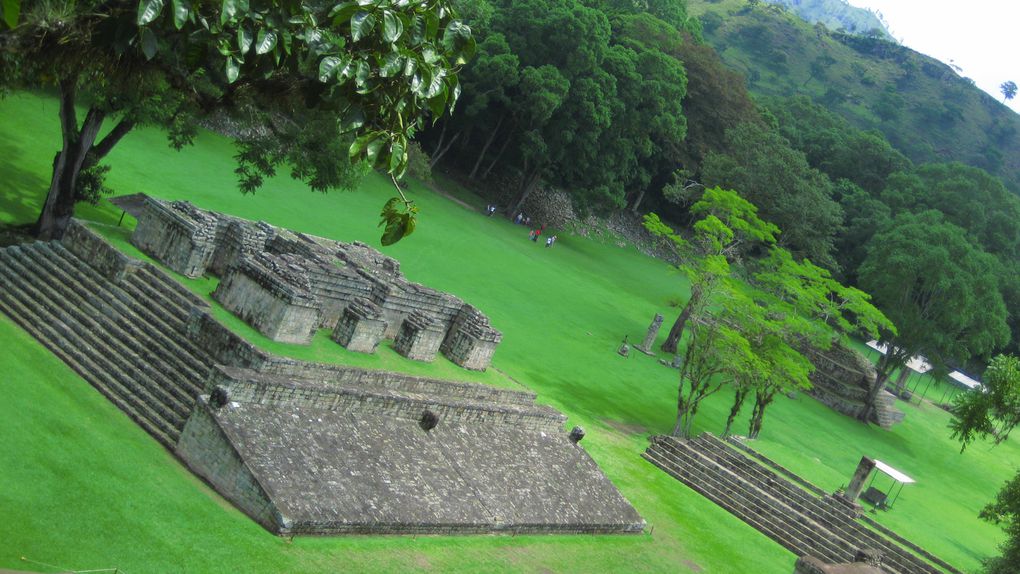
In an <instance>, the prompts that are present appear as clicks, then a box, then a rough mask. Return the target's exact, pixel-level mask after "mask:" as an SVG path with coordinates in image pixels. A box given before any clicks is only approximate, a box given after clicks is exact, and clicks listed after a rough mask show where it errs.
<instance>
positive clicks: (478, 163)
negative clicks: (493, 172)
mask: <svg viewBox="0 0 1020 574" xmlns="http://www.w3.org/2000/svg"><path fill="white" fill-rule="evenodd" d="M504 117H505V114H504V115H502V116H499V121H498V122H496V127H495V128H493V129H492V133H490V134H489V139H487V140H485V145H483V146H482V151H480V152H478V159H476V160H475V166H474V167H473V168H471V173H470V174H469V175H468V179H474V178H475V175H477V174H478V168H479V166H481V165H482V160H483V159H485V154H486V152H488V151H489V146H491V145H492V142H493V141H495V140H496V134H497V133H499V126H501V125H502V124H503V118H504Z"/></svg>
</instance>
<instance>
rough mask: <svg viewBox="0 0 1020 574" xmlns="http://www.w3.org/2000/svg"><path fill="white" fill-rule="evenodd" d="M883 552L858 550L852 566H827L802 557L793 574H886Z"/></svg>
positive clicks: (809, 557) (870, 549) (807, 557)
mask: <svg viewBox="0 0 1020 574" xmlns="http://www.w3.org/2000/svg"><path fill="white" fill-rule="evenodd" d="M882 556H883V555H882V552H881V551H880V550H875V549H873V548H865V549H862V550H858V551H857V552H856V555H855V557H854V561H853V563H851V564H826V563H825V562H824V561H822V560H819V559H818V558H815V557H813V556H802V557H800V558H798V559H797V563H796V564H795V565H794V569H793V574H885V571H884V570H882V568H881V566H882Z"/></svg>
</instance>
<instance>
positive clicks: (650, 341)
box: [634, 313, 663, 355]
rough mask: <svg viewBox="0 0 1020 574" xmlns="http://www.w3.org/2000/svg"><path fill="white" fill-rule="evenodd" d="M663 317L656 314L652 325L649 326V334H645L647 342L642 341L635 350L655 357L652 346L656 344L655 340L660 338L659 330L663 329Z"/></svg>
mask: <svg viewBox="0 0 1020 574" xmlns="http://www.w3.org/2000/svg"><path fill="white" fill-rule="evenodd" d="M662 320H663V317H662V315H660V314H659V313H656V314H655V317H654V318H653V319H652V324H651V325H649V326H648V332H647V333H645V340H644V341H641V344H640V345H635V346H634V348H635V349H637V350H638V351H641V352H642V353H644V354H646V355H655V353H654V352H652V345H654V344H655V338H656V337H658V336H659V328H661V327H662Z"/></svg>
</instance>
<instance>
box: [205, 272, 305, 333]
mask: <svg viewBox="0 0 1020 574" xmlns="http://www.w3.org/2000/svg"><path fill="white" fill-rule="evenodd" d="M213 298H214V299H216V300H217V301H219V302H220V303H221V304H222V305H223V306H224V307H225V308H226V309H227V310H229V311H230V312H232V313H234V314H235V315H237V316H238V317H240V318H241V319H243V320H244V321H245V322H246V323H248V324H249V325H251V326H253V327H255V328H256V329H258V330H259V332H260V333H262V334H264V335H265V336H267V337H269V338H270V339H273V340H274V341H281V342H284V343H297V344H299V345H307V344H309V343H311V342H312V336H313V335H314V334H315V329H316V328H317V327H318V325H319V309H318V301H316V299H315V297H314V296H313V295H312V294H311V292H310V291H309V288H308V280H307V277H305V275H304V269H303V268H302V267H301V265H300V259H298V258H296V257H294V256H286V255H283V256H276V255H270V254H268V253H261V254H259V255H258V256H257V257H255V258H252V259H244V260H242V261H241V262H239V263H238V264H236V265H234V266H233V267H231V268H230V270H229V271H227V276H226V277H224V278H223V281H221V282H220V284H219V285H218V286H217V287H216V290H215V291H213Z"/></svg>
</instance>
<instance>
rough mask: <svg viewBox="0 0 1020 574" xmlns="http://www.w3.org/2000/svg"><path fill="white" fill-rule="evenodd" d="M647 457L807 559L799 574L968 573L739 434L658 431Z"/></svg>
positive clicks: (802, 562)
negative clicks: (689, 435) (683, 435)
mask: <svg viewBox="0 0 1020 574" xmlns="http://www.w3.org/2000/svg"><path fill="white" fill-rule="evenodd" d="M643 456H644V458H645V459H646V460H648V461H649V462H651V463H652V464H654V465H655V466H657V467H659V468H660V469H662V470H663V471H665V472H666V473H667V474H669V475H670V476H672V477H674V478H676V479H677V480H679V481H681V482H683V483H684V484H686V485H687V486H689V487H690V488H691V489H692V490H694V491H696V492H698V493H699V494H701V495H702V496H704V497H705V498H708V499H709V500H711V501H712V502H714V503H716V504H718V505H719V506H721V507H722V508H724V509H725V510H727V511H728V512H730V513H731V514H733V515H734V516H736V517H737V518H739V519H741V520H742V521H744V522H746V523H747V524H749V525H750V526H752V527H754V528H756V529H757V530H758V531H760V532H761V533H762V534H764V535H766V536H768V537H769V538H771V539H772V540H774V541H776V542H777V543H778V544H780V545H781V546H783V547H784V548H786V549H787V550H789V551H790V552H793V553H794V554H796V555H798V556H801V557H803V558H804V559H802V560H799V561H798V563H797V570H796V572H797V574H819V573H826V572H833V573H835V572H843V573H846V574H850V573H860V574H864V573H870V572H875V571H876V570H877V571H878V572H883V573H886V574H941V573H947V572H948V573H951V574H962V573H961V572H960V571H959V570H957V569H956V568H954V567H953V566H951V565H950V564H948V563H946V562H945V561H944V560H942V559H940V558H938V557H937V556H935V555H933V554H931V553H930V552H928V551H926V550H925V549H923V548H921V547H920V546H918V545H916V544H914V543H912V542H910V541H909V540H907V539H905V538H903V537H902V536H900V535H898V534H896V533H895V532H893V531H892V530H889V529H888V528H886V527H885V526H883V525H882V524H880V523H878V522H875V521H874V520H872V519H870V518H869V517H867V516H865V515H862V514H861V512H860V508H859V507H856V506H855V505H853V504H852V503H848V502H847V501H846V500H845V499H844V498H843V497H841V496H837V495H831V494H828V493H826V492H825V491H823V490H822V489H820V488H818V487H817V486H815V485H813V484H811V483H809V482H807V481H806V480H804V479H803V478H801V477H800V476H797V475H796V474H794V473H793V472H791V471H789V470H788V469H786V468H784V467H782V466H781V465H779V464H777V463H776V462H774V461H772V460H770V459H769V458H767V457H765V456H763V455H761V454H760V453H758V452H756V451H754V450H753V449H751V448H750V447H748V446H747V445H746V444H744V443H743V442H741V441H740V440H738V439H734V438H731V439H727V440H723V439H719V438H717V437H715V436H713V435H712V434H709V433H705V434H703V435H701V436H699V437H697V438H694V439H681V438H677V437H669V436H655V437H652V439H651V444H650V445H649V447H648V449H647V450H646V451H645V452H644V455H643Z"/></svg>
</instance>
